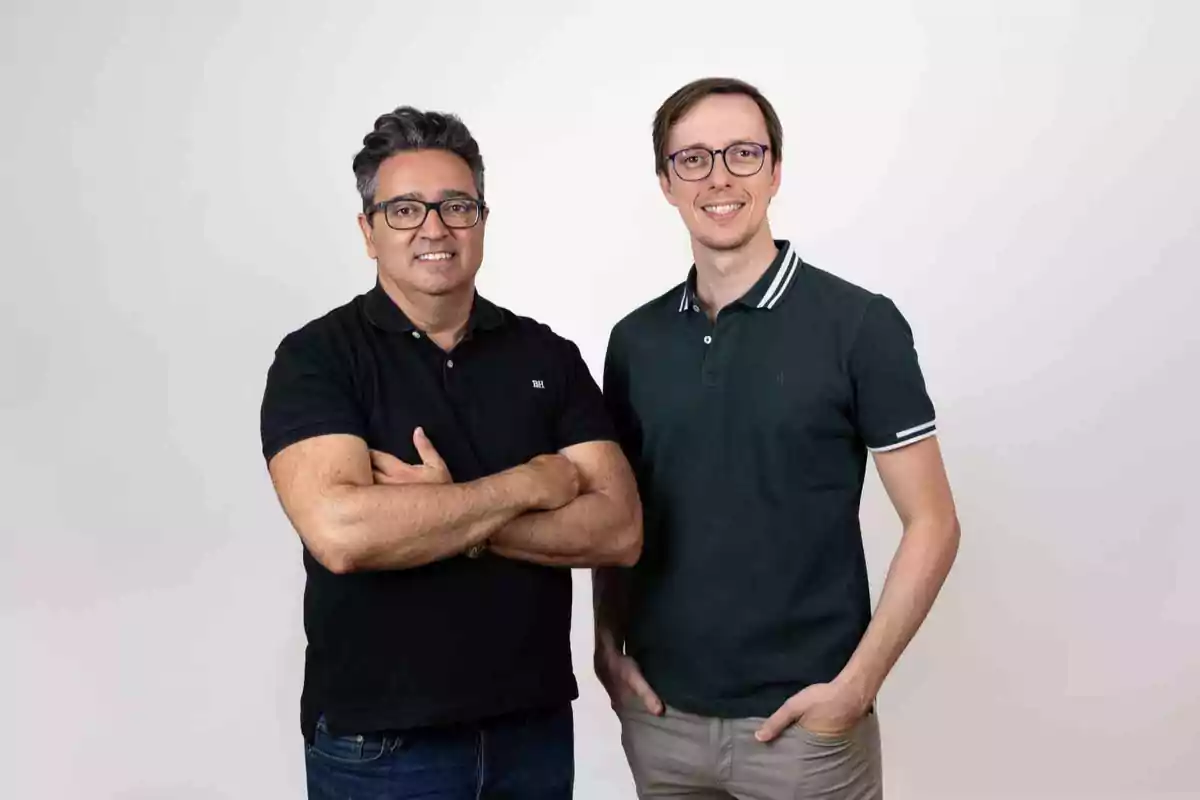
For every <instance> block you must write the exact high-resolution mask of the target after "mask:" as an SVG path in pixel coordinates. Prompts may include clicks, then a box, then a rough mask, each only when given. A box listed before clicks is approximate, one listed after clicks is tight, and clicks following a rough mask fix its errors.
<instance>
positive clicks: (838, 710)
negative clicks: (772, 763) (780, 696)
mask: <svg viewBox="0 0 1200 800" xmlns="http://www.w3.org/2000/svg"><path fill="white" fill-rule="evenodd" d="M869 705H870V704H869V703H868V702H863V700H862V699H861V697H860V695H859V694H858V693H856V692H854V691H852V690H851V688H850V687H849V686H848V685H847V684H841V683H838V682H836V681H835V682H833V683H815V684H813V685H812V686H808V687H806V688H804V689H802V690H800V691H799V692H797V693H796V694H794V695H792V696H791V697H790V698H788V700H787V702H786V703H784V704H783V705H782V706H781V707H780V708H779V710H778V711H776V712H775V713H774V714H772V715H771V717H770V718H769V719H768V720H767V721H766V722H764V723H763V724H762V727H761V728H759V729H758V732H757V733H755V734H754V738H756V739H758V740H759V741H760V742H769V741H771V740H773V739H774V738H775V737H777V736H779V734H781V733H783V731H784V730H785V729H786V728H788V727H789V726H790V725H792V724H794V723H795V724H799V725H800V727H802V728H804V729H805V730H807V731H810V732H812V733H818V734H824V735H833V736H836V735H839V734H843V733H846V732H847V731H849V730H850V729H851V728H853V727H854V725H855V724H856V723H857V722H858V721H859V720H860V719H862V716H863V715H864V714H865V713H866V711H867V707H868V706H869Z"/></svg>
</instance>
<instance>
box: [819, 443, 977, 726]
mask: <svg viewBox="0 0 1200 800" xmlns="http://www.w3.org/2000/svg"><path fill="white" fill-rule="evenodd" d="M875 466H876V468H877V469H878V471H879V477H880V479H881V480H882V482H883V486H884V489H885V490H886V491H887V493H888V496H889V497H890V498H891V501H892V505H893V506H895V508H896V512H897V514H898V515H899V516H900V520H901V522H902V523H903V525H904V534H903V536H902V537H901V539H900V546H899V548H898V549H897V550H896V555H895V556H894V557H893V558H892V563H891V567H890V568H889V570H888V576H887V580H886V581H885V582H884V586H883V592H882V594H881V595H880V598H879V606H878V607H877V608H876V610H875V615H874V617H873V619H872V620H871V623H870V625H869V626H868V627H867V632H866V634H865V635H864V636H863V638H862V640H861V641H860V642H859V645H858V648H857V649H856V650H855V651H854V655H853V656H851V658H850V661H849V662H848V663H847V664H846V666H845V668H844V669H843V670H842V673H841V675H840V676H839V678H838V680H842V681H845V682H847V683H848V684H849V685H850V686H852V687H854V688H855V691H856V693H857V694H858V695H859V696H860V697H861V698H862V699H863V702H864V708H865V707H866V705H868V704H869V703H870V702H871V701H872V700H873V699H874V697H875V695H876V694H877V693H878V692H879V689H880V687H881V686H882V685H883V681H884V679H885V678H886V677H887V675H888V673H889V672H890V671H891V669H892V667H893V666H894V665H895V663H896V661H897V660H898V659H899V658H900V654H901V653H903V652H904V649H905V647H907V646H908V643H909V641H911V639H912V637H913V636H914V635H915V634H916V632H917V629H918V628H920V627H921V623H922V622H924V621H925V616H926V615H927V614H928V613H929V609H930V608H931V607H932V605H933V601H934V599H935V598H936V597H937V595H938V592H939V591H940V590H941V588H942V584H943V583H944V582H945V580H946V575H947V574H948V573H949V572H950V567H951V565H952V564H953V563H954V559H955V556H956V555H957V553H958V542H959V525H958V516H957V513H956V512H955V508H954V499H953V497H952V496H951V493H950V484H949V481H948V480H947V478H946V472H945V468H944V467H943V464H942V455H941V450H940V448H939V447H938V443H937V438H936V437H934V438H929V439H925V440H924V441H921V442H918V443H916V444H913V445H910V446H909V447H903V448H900V449H899V450H892V451H889V452H884V453H876V454H875Z"/></svg>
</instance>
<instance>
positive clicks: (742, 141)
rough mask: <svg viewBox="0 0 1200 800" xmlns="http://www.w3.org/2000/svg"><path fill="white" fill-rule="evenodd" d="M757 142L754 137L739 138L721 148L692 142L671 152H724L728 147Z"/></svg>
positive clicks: (731, 140)
mask: <svg viewBox="0 0 1200 800" xmlns="http://www.w3.org/2000/svg"><path fill="white" fill-rule="evenodd" d="M757 142H758V140H757V139H755V138H754V137H753V136H746V137H742V138H738V139H730V140H729V141H728V142H726V143H725V144H724V145H722V146H721V147H709V146H708V145H707V144H705V143H704V142H692V143H691V144H685V145H681V146H679V147H676V148H675V149H674V150H673V151H671V152H673V153H678V152H679V151H680V150H691V149H693V148H697V147H703V148H704V149H705V150H723V149H724V148H726V147H729V146H730V145H735V144H756V143H757Z"/></svg>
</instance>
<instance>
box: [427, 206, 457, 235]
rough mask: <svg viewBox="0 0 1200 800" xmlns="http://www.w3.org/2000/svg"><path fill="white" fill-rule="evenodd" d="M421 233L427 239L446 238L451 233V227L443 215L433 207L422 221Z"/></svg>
mask: <svg viewBox="0 0 1200 800" xmlns="http://www.w3.org/2000/svg"><path fill="white" fill-rule="evenodd" d="M420 234H421V236H423V237H425V238H426V239H445V238H446V237H447V236H449V235H450V229H449V228H447V227H446V223H444V222H442V215H441V214H439V213H438V212H437V210H436V209H432V208H431V209H429V213H428V214H426V215H425V221H424V222H422V223H421V230H420Z"/></svg>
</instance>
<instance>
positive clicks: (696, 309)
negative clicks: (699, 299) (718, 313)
mask: <svg viewBox="0 0 1200 800" xmlns="http://www.w3.org/2000/svg"><path fill="white" fill-rule="evenodd" d="M699 310H700V306H698V305H695V304H693V305H692V311H699Z"/></svg>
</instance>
